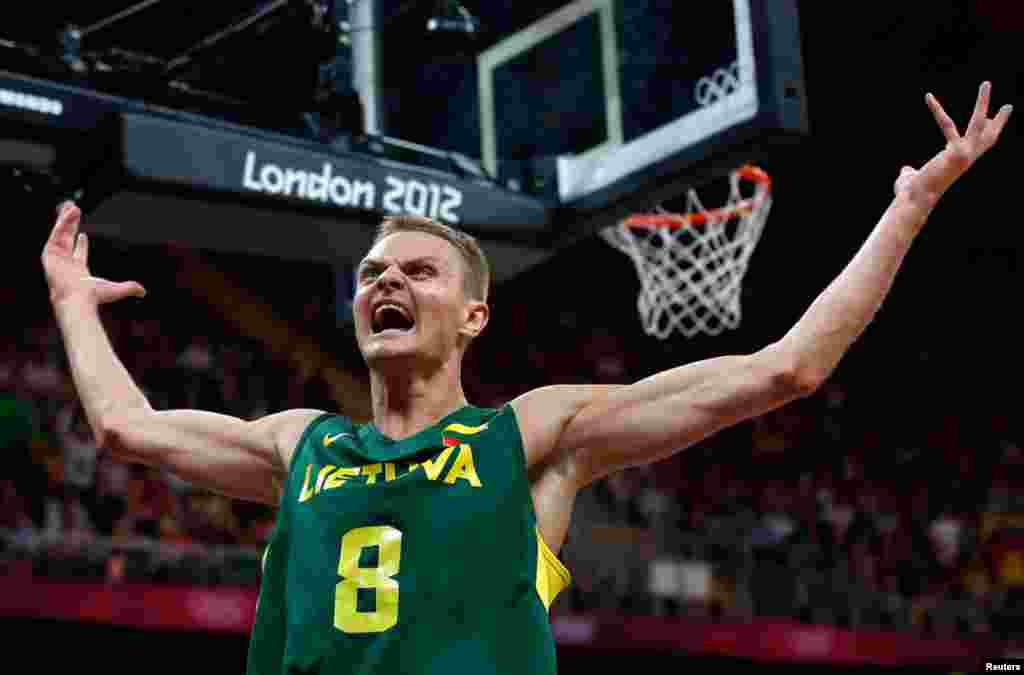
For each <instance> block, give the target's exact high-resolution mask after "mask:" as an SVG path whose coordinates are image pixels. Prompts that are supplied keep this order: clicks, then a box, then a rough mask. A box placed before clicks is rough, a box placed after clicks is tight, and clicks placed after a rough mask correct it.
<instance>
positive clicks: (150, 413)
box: [42, 205, 320, 504]
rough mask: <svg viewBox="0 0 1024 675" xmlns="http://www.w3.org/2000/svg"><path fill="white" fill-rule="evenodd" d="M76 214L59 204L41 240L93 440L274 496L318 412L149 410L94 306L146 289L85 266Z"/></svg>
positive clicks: (243, 494)
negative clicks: (252, 417)
mask: <svg viewBox="0 0 1024 675" xmlns="http://www.w3.org/2000/svg"><path fill="white" fill-rule="evenodd" d="M80 218H81V213H80V212H79V210H78V208H77V207H75V206H73V205H67V206H66V207H65V208H64V209H62V212H61V214H60V216H59V217H58V219H57V223H56V225H55V226H54V229H53V231H52V232H51V234H50V238H49V240H48V241H47V242H46V245H45V247H44V249H43V254H42V263H43V269H44V271H45V274H46V280H47V283H48V285H49V288H50V301H51V303H52V305H53V309H54V313H55V315H56V318H57V323H58V325H59V326H60V330H61V334H62V336H63V338H64V345H65V348H66V349H67V354H68V361H69V364H70V369H71V375H72V378H73V379H74V382H75V388H76V389H77V391H78V396H79V399H80V400H81V402H82V407H83V408H84V409H85V413H86V417H87V418H88V420H89V425H90V426H91V427H92V431H93V435H94V436H95V437H96V439H97V442H98V443H99V444H101V445H102V446H103V447H106V448H108V449H109V450H110V451H111V452H112V453H114V455H115V456H117V457H119V458H120V459H123V460H125V461H131V462H138V463H142V464H147V465H150V466H157V467H161V468H164V469H167V470H169V471H171V472H173V473H176V474H178V475H179V476H181V477H182V478H185V479H187V480H190V481H192V482H194V483H195V484H197V485H199V486H201V487H205V488H207V489H210V490H214V491H216V492H219V493H221V494H226V495H229V496H231V497H236V498H239V499H247V500H252V501H259V502H264V503H268V504H276V503H277V499H278V485H279V483H280V480H281V479H282V478H283V477H284V476H285V475H286V474H287V467H288V460H289V459H290V453H291V452H292V450H293V449H294V446H295V444H296V443H297V442H298V438H299V436H300V434H301V433H302V430H303V429H304V428H305V426H306V425H307V424H308V423H309V422H310V421H312V420H313V419H314V418H315V417H316V416H317V415H318V414H320V411H315V410H291V411H286V412H282V413H277V414H276V415H270V416H268V417H265V418H263V419H260V420H256V421H253V422H248V421H245V420H240V419H237V418H234V417H230V416H227V415H220V414H217V413H212V412H203V411H198V410H173V411H156V410H153V408H152V407H151V406H150V404H149V402H148V401H147V400H146V397H145V395H144V394H143V393H142V391H141V390H140V389H139V387H138V386H137V385H136V384H135V382H134V381H132V378H131V375H130V374H129V373H128V370H127V369H126V368H125V367H124V365H123V364H122V363H121V361H120V359H118V357H117V355H116V354H115V353H114V349H113V347H112V346H111V344H110V340H109V339H108V337H107V334H106V332H105V331H104V329H103V324H102V323H101V321H100V317H99V306H100V305H102V304H104V303H108V302H116V301H117V300H121V299H123V298H126V297H132V296H138V297H141V296H143V295H145V290H144V289H143V288H142V286H140V285H139V284H137V283H135V282H121V283H114V282H111V281H107V280H105V279H100V278H97V277H94V276H92V275H91V274H90V272H89V267H88V252H89V242H88V239H87V237H86V235H85V234H80V235H77V237H76V234H77V231H78V224H79V220H80Z"/></svg>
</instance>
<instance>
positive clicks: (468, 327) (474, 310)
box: [459, 300, 491, 338]
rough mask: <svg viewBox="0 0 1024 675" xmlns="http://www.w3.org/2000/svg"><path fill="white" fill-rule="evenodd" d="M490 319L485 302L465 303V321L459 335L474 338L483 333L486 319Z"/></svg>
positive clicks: (488, 309)
mask: <svg viewBox="0 0 1024 675" xmlns="http://www.w3.org/2000/svg"><path fill="white" fill-rule="evenodd" d="M490 318H491V310H490V308H489V307H488V306H487V303H486V302H480V301H479V300H470V301H469V302H468V303H466V314H465V320H464V321H463V322H462V326H461V327H460V328H459V334H460V335H465V336H466V337H469V338H475V337H477V336H478V335H480V333H482V332H484V328H485V327H486V326H487V321H488V319H490Z"/></svg>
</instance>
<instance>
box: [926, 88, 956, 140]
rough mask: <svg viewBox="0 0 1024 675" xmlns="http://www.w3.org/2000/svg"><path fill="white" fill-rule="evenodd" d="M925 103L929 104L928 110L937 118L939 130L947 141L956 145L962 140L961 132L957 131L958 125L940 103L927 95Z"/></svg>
mask: <svg viewBox="0 0 1024 675" xmlns="http://www.w3.org/2000/svg"><path fill="white" fill-rule="evenodd" d="M924 100H925V102H926V103H927V104H928V108H929V109H930V110H931V111H932V115H933V116H934V117H935V121H936V122H937V123H938V125H939V129H941V130H942V135H943V136H945V137H946V140H947V141H948V142H950V143H956V142H957V141H959V140H960V132H959V131H957V128H956V123H954V122H953V120H952V118H950V116H949V115H947V114H946V111H945V110H943V109H942V106H941V105H939V101H938V99H937V98H935V96H934V95H932V94H927V95H925V97H924Z"/></svg>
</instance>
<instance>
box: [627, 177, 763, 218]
mask: <svg viewBox="0 0 1024 675" xmlns="http://www.w3.org/2000/svg"><path fill="white" fill-rule="evenodd" d="M736 173H737V174H738V175H739V177H740V178H742V179H744V180H748V181H750V182H752V183H757V184H758V185H761V186H763V187H765V188H766V189H767V192H766V193H765V194H768V193H770V192H771V190H772V179H771V176H769V175H768V173H767V172H765V171H764V169H761V168H760V167H756V166H749V165H748V166H744V167H741V168H739V169H737V171H736ZM765 194H762V195H759V196H756V197H751V198H749V199H744V200H742V201H740V202H737V203H736V204H734V205H732V206H727V207H722V208H719V209H708V210H706V211H695V212H693V213H637V214H635V215H632V216H629V217H628V218H626V219H624V220H623V221H622V223H623V224H624V225H625V226H626V227H629V228H632V229H635V230H657V229H662V228H667V229H669V230H675V229H678V228H680V227H686V226H688V225H706V224H707V223H709V222H712V223H718V222H722V221H724V220H731V219H733V218H736V217H738V216H740V215H744V214H747V213H750V211H752V210H753V209H754V207H756V206H757V204H758V202H759V201H761V200H762V199H764V196H765Z"/></svg>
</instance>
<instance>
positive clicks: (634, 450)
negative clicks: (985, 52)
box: [516, 82, 1010, 485]
mask: <svg viewBox="0 0 1024 675" xmlns="http://www.w3.org/2000/svg"><path fill="white" fill-rule="evenodd" d="M989 93H990V85H989V84H988V83H987V82H986V83H985V84H983V85H982V87H981V91H980V93H979V95H978V99H977V103H976V106H975V110H974V114H973V116H972V118H971V121H970V124H969V125H968V127H967V130H966V133H965V134H964V135H963V136H961V135H960V134H959V132H958V131H957V129H956V126H955V125H954V124H953V123H952V121H951V120H950V119H949V117H948V116H947V115H946V113H945V112H944V111H943V110H942V108H941V106H940V105H939V103H938V101H936V100H935V98H934V97H933V96H931V95H930V94H929V95H928V97H927V103H928V105H929V107H930V108H931V110H932V112H933V114H934V115H935V118H936V121H937V122H938V123H939V126H940V128H941V129H942V132H943V134H944V135H945V137H946V140H947V145H946V147H945V148H944V149H943V150H942V151H941V152H939V153H938V154H937V155H936V156H935V157H934V158H932V159H931V160H930V161H929V162H928V163H927V164H925V165H924V167H922V168H921V169H920V170H919V171H918V170H914V169H912V168H910V167H904V168H903V170H902V172H901V173H900V176H899V178H898V179H897V180H896V184H895V197H894V199H893V201H892V203H891V204H890V205H889V207H888V208H887V209H886V211H885V213H884V214H883V215H882V218H881V220H880V221H879V222H878V224H877V225H876V226H875V228H874V230H873V231H872V232H871V234H870V236H869V237H868V238H867V241H866V242H865V243H864V245H863V246H862V247H861V249H860V250H859V251H858V252H857V254H856V255H855V256H854V258H853V259H852V260H851V261H850V263H849V264H848V265H847V266H846V268H845V269H844V270H843V271H842V273H841V274H839V276H838V277H837V278H836V279H835V280H834V281H833V282H832V283H831V284H830V285H829V286H828V287H827V288H826V289H825V291H824V292H823V293H822V294H821V295H820V296H818V298H817V299H816V300H815V301H814V302H813V303H812V304H811V306H810V308H809V309H808V310H807V311H806V313H805V314H804V315H803V316H802V317H801V318H800V320H799V321H798V322H797V323H796V325H795V326H794V327H793V328H792V329H791V330H790V331H789V332H788V333H786V335H785V336H783V337H782V338H781V339H780V340H778V341H777V342H775V343H773V344H771V345H769V346H767V347H765V348H764V349H761V350H760V351H758V352H756V353H753V354H748V355H740V356H724V357H720V358H715V359H710V360H707V361H701V362H698V363H694V364H690V365H686V366H680V367H678V368H673V369H671V370H667V371H664V372H661V373H658V374H656V375H654V376H652V377H649V378H647V379H644V380H641V381H639V382H637V383H635V384H632V385H629V386H623V387H617V388H609V389H584V388H579V387H572V386H566V387H548V388H545V389H540V390H537V391H535V392H531V393H530V394H527V395H525V396H524V397H523V398H522V400H520V401H519V402H517V408H516V410H517V414H519V415H520V417H521V418H523V419H522V421H521V424H523V426H524V427H525V428H526V433H525V434H524V435H525V436H526V437H527V442H528V444H531V439H533V440H532V445H531V447H532V448H533V449H534V451H533V453H532V458H533V459H534V460H535V461H540V460H541V459H543V458H544V457H546V456H547V455H548V454H549V453H550V452H551V451H557V456H558V457H559V458H560V462H561V464H562V465H563V466H568V467H569V468H570V469H571V473H572V476H573V478H574V481H575V482H576V483H577V484H578V485H585V484H587V483H589V482H591V481H593V480H594V479H596V478H599V477H601V476H603V475H606V474H608V473H610V472H612V471H614V470H616V469H620V468H623V467H626V466H631V465H638V464H646V463H650V462H654V461H657V460H659V459H662V458H664V457H666V456H668V455H670V454H672V453H674V452H677V451H679V450H682V449H683V448H686V447H687V446H689V445H692V444H693V443H695V442H697V441H699V440H701V439H703V438H705V437H707V436H709V435H711V434H713V433H715V432H717V431H719V430H721V429H723V428H725V427H728V426H731V425H733V424H736V423H738V422H740V421H743V420H746V419H750V418H753V417H757V416H760V415H763V414H764V413H766V412H768V411H770V410H773V409H775V408H778V407H780V406H782V405H784V404H786V403H787V402H789V401H792V400H793V399H796V398H798V397H801V396H804V395H807V394H808V393H810V392H812V391H814V390H815V389H817V387H818V386H820V385H821V383H822V382H824V381H825V379H826V378H828V377H829V375H830V374H831V373H832V371H833V370H834V369H835V367H836V365H837V364H838V363H839V360H840V358H842V356H843V354H845V353H846V351H847V350H848V349H849V347H850V345H851V344H852V343H853V342H854V341H855V340H856V339H857V338H858V336H860V334H861V333H862V332H863V330H864V329H865V327H867V325H868V324H869V323H870V322H871V320H872V319H873V318H874V316H875V313H876V312H877V310H878V308H879V307H880V306H881V304H882V301H883V300H884V299H885V297H886V296H887V295H888V293H889V289H890V288H891V286H892V283H893V280H894V279H895V277H896V273H897V271H898V270H899V268H900V265H901V264H902V262H903V259H904V257H905V255H906V253H907V251H908V250H909V248H910V245H911V243H912V242H913V241H914V239H915V237H916V236H917V234H918V233H919V232H920V231H921V228H922V227H923V226H924V223H925V221H926V220H927V219H928V216H929V214H930V213H931V211H932V209H933V208H934V207H935V205H936V203H937V202H938V200H939V198H940V197H941V196H942V194H943V193H945V192H946V190H948V189H949V187H950V186H951V185H952V184H953V183H954V182H955V181H956V180H957V179H958V178H959V177H960V176H961V175H963V173H964V172H965V171H967V169H968V168H970V167H971V166H972V165H973V164H974V162H975V161H977V159H978V158H979V157H980V156H981V155H982V154H984V153H985V151H987V150H988V149H989V148H990V147H992V145H994V144H995V142H996V140H997V139H998V137H999V134H1000V132H1001V131H1002V129H1003V127H1004V126H1005V124H1006V121H1007V119H1008V118H1009V115H1010V106H1003V108H1002V109H1001V110H1000V112H999V114H998V115H996V117H995V118H994V119H989V118H988V104H989ZM550 411H559V412H560V414H552V413H551V412H550ZM529 452H530V450H528V453H529ZM528 456H529V455H528Z"/></svg>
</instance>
